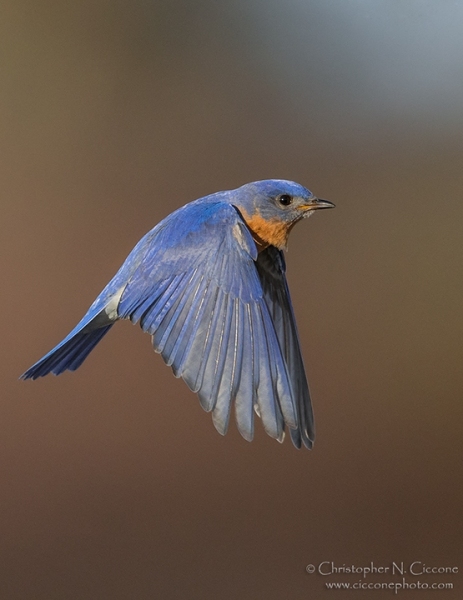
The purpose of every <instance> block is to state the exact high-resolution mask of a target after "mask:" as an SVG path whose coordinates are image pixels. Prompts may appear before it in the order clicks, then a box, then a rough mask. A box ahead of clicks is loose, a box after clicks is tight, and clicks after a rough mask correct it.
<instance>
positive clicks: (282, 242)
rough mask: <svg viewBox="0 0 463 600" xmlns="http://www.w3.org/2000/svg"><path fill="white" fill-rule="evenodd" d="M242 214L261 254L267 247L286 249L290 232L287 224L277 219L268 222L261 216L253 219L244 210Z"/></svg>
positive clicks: (255, 216)
mask: <svg viewBox="0 0 463 600" xmlns="http://www.w3.org/2000/svg"><path fill="white" fill-rule="evenodd" d="M240 212H241V214H242V215H243V218H244V220H245V222H246V225H247V226H248V227H249V229H250V231H251V233H252V237H253V238H254V241H255V242H256V244H257V249H258V250H259V252H261V251H262V250H265V248H267V246H275V247H276V248H279V249H280V250H282V249H283V248H285V247H286V243H287V241H288V235H289V230H290V227H289V226H288V224H287V223H284V222H282V221H279V220H277V219H271V220H267V219H264V218H263V217H261V216H260V215H259V214H257V215H253V216H252V217H251V216H250V215H248V214H247V213H246V212H245V211H244V210H242V209H240Z"/></svg>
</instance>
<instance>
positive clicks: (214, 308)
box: [118, 202, 297, 440]
mask: <svg viewBox="0 0 463 600" xmlns="http://www.w3.org/2000/svg"><path fill="white" fill-rule="evenodd" d="M171 217H172V218H171ZM171 217H168V219H167V220H166V221H164V222H163V224H162V225H163V226H162V227H161V228H159V229H156V228H155V230H153V234H152V239H148V240H147V242H146V243H145V246H144V251H143V258H142V260H140V261H139V264H138V267H137V268H136V270H135V271H134V272H133V273H132V274H131V277H130V279H129V281H128V283H127V285H126V287H125V289H124V291H123V293H122V296H121V299H120V303H119V306H118V316H119V317H120V318H129V319H131V321H132V322H134V323H136V322H140V325H141V327H142V329H143V330H144V331H146V332H148V333H150V334H151V335H152V341H153V346H154V348H155V350H156V351H157V352H159V353H160V354H161V356H162V357H163V359H164V360H165V362H166V363H167V364H168V365H170V366H171V367H172V369H173V372H174V374H175V376H176V377H182V378H183V379H184V380H185V382H186V383H187V385H188V386H189V387H190V388H191V390H193V391H194V392H197V393H198V395H199V398H200V402H201V405H202V406H203V408H204V409H205V410H207V411H212V418H213V422H214V425H215V427H216V428H217V430H218V431H219V432H220V433H222V434H224V433H226V431H227V428H228V423H229V419H230V412H231V406H232V404H233V401H234V404H235V415H236V421H237V425H238V429H239V431H240V432H241V434H242V435H243V437H244V438H246V439H247V440H251V439H252V437H253V432H254V411H255V412H256V413H257V414H258V415H259V416H260V417H261V419H262V422H263V425H264V428H265V430H266V432H267V433H268V434H269V435H270V436H272V437H274V438H276V439H279V440H282V439H283V434H284V428H285V424H286V425H288V426H289V427H291V428H296V427H297V412H296V403H295V400H294V394H293V388H292V385H291V381H290V377H289V371H288V367H287V365H286V362H285V360H284V357H283V354H282V352H281V350H280V345H279V342H278V339H277V334H276V332H275V327H274V325H273V323H272V318H271V315H270V313H269V308H268V305H267V302H266V301H265V299H264V295H263V290H262V285H261V281H260V279H259V274H258V272H257V269H256V263H255V260H256V259H257V249H256V246H255V243H254V241H253V239H252V237H251V235H250V233H249V231H248V229H247V227H246V225H245V224H244V222H243V221H242V219H241V217H240V215H239V213H238V212H237V210H236V209H235V208H234V207H233V206H231V205H230V204H227V203H201V202H194V203H191V204H189V205H187V206H186V207H184V208H183V209H181V211H177V213H174V214H173V215H171ZM129 258H130V257H129Z"/></svg>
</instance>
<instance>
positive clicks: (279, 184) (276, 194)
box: [231, 179, 334, 251]
mask: <svg viewBox="0 0 463 600" xmlns="http://www.w3.org/2000/svg"><path fill="white" fill-rule="evenodd" d="M232 194H233V195H232V199H231V202H232V204H233V205H234V206H235V207H236V208H237V209H238V210H239V211H240V213H241V215H242V217H243V219H244V220H245V222H246V225H247V226H248V228H249V229H250V231H251V233H252V236H253V238H254V241H255V242H256V245H257V247H258V249H259V251H260V250H263V249H265V248H266V247H267V246H269V245H271V246H276V247H277V248H280V249H283V248H285V247H286V244H287V241H288V236H289V233H290V231H291V229H292V228H293V227H294V225H295V224H296V223H297V222H298V221H300V220H301V219H303V218H307V217H309V216H310V215H312V214H313V213H314V211H315V210H318V209H320V208H334V204H333V203H332V202H329V201H328V200H320V199H319V198H317V197H316V196H314V195H313V194H312V192H311V191H310V190H308V189H307V188H305V187H303V186H302V185H299V184H298V183H294V182H293V181H286V180H283V179H267V180H264V181H255V182H253V183H247V184H246V185H243V186H242V187H240V188H238V189H237V190H234V192H233V193H232Z"/></svg>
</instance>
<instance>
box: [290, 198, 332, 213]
mask: <svg viewBox="0 0 463 600" xmlns="http://www.w3.org/2000/svg"><path fill="white" fill-rule="evenodd" d="M335 206H336V205H335V204H333V203H332V202H330V201H329V200H322V199H321V198H312V199H311V200H310V201H309V202H308V203H307V204H301V206H299V207H298V208H300V209H301V210H303V211H312V210H318V209H320V208H335Z"/></svg>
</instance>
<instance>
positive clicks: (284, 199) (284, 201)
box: [278, 194, 293, 206]
mask: <svg viewBox="0 0 463 600" xmlns="http://www.w3.org/2000/svg"><path fill="white" fill-rule="evenodd" d="M292 201H293V199H292V198H291V196H290V195H289V194H281V196H280V197H279V198H278V202H279V203H280V204H281V205H282V206H289V205H290V204H291V202H292Z"/></svg>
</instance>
